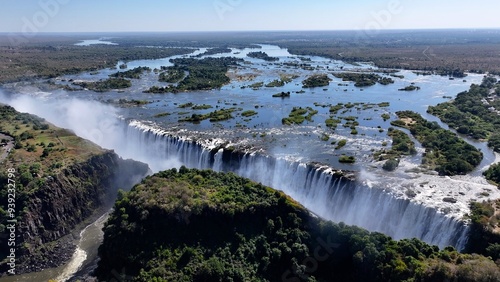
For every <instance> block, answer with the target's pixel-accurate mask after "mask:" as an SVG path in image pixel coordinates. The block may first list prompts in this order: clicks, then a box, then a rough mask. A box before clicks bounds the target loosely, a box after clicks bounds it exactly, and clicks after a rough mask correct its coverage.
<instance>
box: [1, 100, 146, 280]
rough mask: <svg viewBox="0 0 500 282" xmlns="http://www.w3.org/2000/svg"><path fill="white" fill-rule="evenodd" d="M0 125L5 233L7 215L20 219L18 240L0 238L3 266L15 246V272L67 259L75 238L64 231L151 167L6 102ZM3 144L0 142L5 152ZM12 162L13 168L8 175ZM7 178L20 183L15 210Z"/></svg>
mask: <svg viewBox="0 0 500 282" xmlns="http://www.w3.org/2000/svg"><path fill="white" fill-rule="evenodd" d="M0 133H1V134H3V135H4V136H7V137H2V139H5V140H2V143H7V144H8V145H7V146H6V147H7V148H10V152H8V155H7V157H6V158H5V159H0V164H1V165H0V166H1V168H2V170H1V171H0V182H1V183H2V184H1V186H0V188H1V189H0V232H1V233H2V234H7V232H8V230H7V229H6V225H8V224H9V223H7V220H12V219H14V220H16V221H17V222H16V242H15V243H16V245H15V246H11V245H8V244H7V241H6V240H5V238H7V237H2V238H0V259H1V261H0V272H1V273H2V274H5V273H7V270H8V269H9V268H8V265H7V263H6V262H7V259H6V258H7V256H8V255H9V254H10V250H11V248H15V250H16V252H15V257H16V269H15V273H16V274H21V273H24V272H33V271H40V270H42V269H45V268H52V267H59V266H61V265H62V264H64V263H65V262H67V260H69V259H70V258H71V256H72V254H73V251H74V248H75V246H74V245H73V238H72V237H71V236H66V235H68V234H70V232H72V231H74V230H75V228H80V227H81V225H82V224H84V223H85V222H87V221H89V220H92V218H93V217H95V216H100V215H101V214H102V213H104V212H105V211H106V210H107V209H109V207H110V206H111V204H112V203H113V201H114V199H115V197H116V193H117V191H118V188H119V187H121V188H125V187H131V186H132V185H133V184H134V183H135V182H134V181H135V179H137V178H140V177H143V176H144V175H146V174H147V173H148V171H149V168H148V166H147V165H146V164H143V163H139V162H136V161H131V160H122V159H121V158H119V157H118V156H117V155H116V154H115V153H114V152H112V151H107V150H104V149H102V148H100V147H99V146H97V145H95V144H93V143H91V142H90V141H87V140H85V139H82V138H80V137H78V136H76V135H75V134H74V133H72V132H71V131H69V130H66V129H62V128H58V127H56V126H54V125H52V124H50V123H48V122H46V121H45V120H44V119H42V118H39V117H37V116H34V115H30V114H26V113H19V112H17V111H16V110H15V109H14V108H12V107H10V106H6V105H2V104H0ZM4 150H6V148H5V147H0V156H1V155H3V153H4ZM7 150H9V149H7ZM8 168H13V169H14V170H15V172H14V173H12V174H11V176H9V175H8V172H7V169H8ZM9 179H10V181H8V180H9ZM12 181H14V182H12ZM7 183H11V184H12V183H15V203H14V204H15V208H14V212H12V209H9V208H12V206H8V204H12V203H11V202H10V201H9V199H11V197H8V194H9V193H11V191H9V190H8V188H12V187H8V185H7ZM94 220H95V218H94Z"/></svg>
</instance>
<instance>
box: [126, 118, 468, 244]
mask: <svg viewBox="0 0 500 282" xmlns="http://www.w3.org/2000/svg"><path fill="white" fill-rule="evenodd" d="M125 134H126V136H125V138H126V139H127V144H126V146H125V148H121V149H125V150H126V152H128V153H129V154H131V155H128V156H126V157H132V158H134V159H137V160H139V161H144V162H146V163H148V164H150V166H151V168H152V169H153V171H155V172H156V171H159V170H164V169H167V168H171V167H179V166H180V165H185V166H186V167H190V168H198V169H213V170H216V171H231V172H234V173H236V174H238V175H240V176H243V177H247V178H249V179H251V180H253V181H256V182H260V183H262V184H264V185H267V186H270V187H273V188H275V189H278V190H281V191H283V192H285V193H286V194H288V195H290V196H291V197H292V198H293V199H295V200H297V201H298V202H300V203H301V204H302V205H303V206H305V207H306V208H307V209H309V210H311V211H312V212H314V213H315V214H317V215H319V216H320V217H322V218H325V219H328V220H332V221H334V222H344V223H346V224H349V225H356V226H360V227H362V228H365V229H367V230H370V231H378V232H381V233H384V234H386V235H389V236H391V237H393V238H394V239H396V240H399V239H403V238H418V239H421V240H423V241H425V242H427V243H429V244H433V245H438V246H439V247H440V248H443V247H446V246H450V245H451V246H454V247H455V248H457V249H459V250H462V249H463V248H464V247H465V244H466V241H467V235H468V225H466V224H465V223H464V222H462V221H461V220H459V219H456V218H453V217H449V216H446V215H444V214H443V213H440V212H439V211H437V210H436V209H433V208H430V207H426V206H424V205H422V204H419V203H415V202H412V201H410V200H408V199H402V198H397V197H396V196H394V195H392V194H391V193H390V192H388V191H384V190H383V189H378V188H377V187H369V186H367V185H364V184H362V183H359V182H358V181H355V180H350V179H347V178H345V177H342V176H339V175H336V174H335V173H333V171H332V170H331V169H329V168H327V167H319V166H314V165H311V164H304V163H299V162H293V161H289V160H286V159H282V158H274V157H271V156H266V155H262V154H257V153H246V154H245V153H241V152H233V151H232V150H224V149H221V148H218V147H215V146H213V147H212V148H210V147H207V146H203V145H201V144H200V143H197V142H195V141H192V140H188V139H182V138H179V137H175V136H169V135H168V134H167V133H166V132H164V131H162V130H159V129H154V128H152V127H148V126H145V125H143V124H141V123H139V122H132V123H130V124H129V126H127V128H126V132H125ZM117 151H118V153H120V152H119V150H117Z"/></svg>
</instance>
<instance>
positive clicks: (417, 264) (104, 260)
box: [97, 167, 500, 281]
mask: <svg viewBox="0 0 500 282" xmlns="http://www.w3.org/2000/svg"><path fill="white" fill-rule="evenodd" d="M104 232H105V235H104V242H103V244H102V245H101V247H100V249H99V255H100V257H101V260H100V261H99V266H98V269H97V275H98V278H99V279H102V280H106V281H107V280H109V279H111V278H112V277H111V276H110V275H111V274H110V273H112V271H111V270H113V269H121V270H123V271H124V272H125V273H122V275H127V276H128V277H129V278H130V279H132V280H133V281H445V280H449V281H453V280H455V279H462V280H463V281H497V280H498V279H500V271H499V267H498V266H497V265H495V263H494V262H493V261H492V260H491V259H489V258H485V257H482V256H479V255H468V254H459V253H458V252H456V251H455V250H454V249H453V248H451V247H448V248H446V249H444V250H441V251H440V250H439V249H438V248H437V247H436V246H429V245H427V244H425V243H423V242H421V241H419V240H417V239H411V240H407V239H405V240H401V241H394V240H392V239H391V238H389V237H387V236H385V235H383V234H380V233H370V232H368V231H366V230H363V229H361V228H357V227H351V226H346V225H345V224H343V223H340V224H336V223H332V222H329V221H324V220H321V219H319V218H317V217H314V216H312V215H311V214H310V213H309V212H308V211H307V210H305V209H304V208H303V207H302V206H301V205H300V204H298V203H297V202H295V201H293V200H292V199H290V198H289V197H287V196H286V195H285V194H283V193H282V192H279V191H276V190H273V189H271V188H268V187H265V186H263V185H261V184H257V183H254V182H252V181H250V180H248V179H245V178H241V177H238V176H236V175H234V174H232V173H216V172H213V171H210V170H196V169H186V168H185V167H181V168H180V170H179V171H177V170H176V169H172V170H168V171H164V172H160V173H157V174H155V175H153V176H150V177H147V178H146V179H144V180H143V181H142V183H141V184H139V185H137V186H135V187H134V188H133V189H132V191H131V192H128V193H120V195H119V199H118V201H117V202H116V204H115V208H114V212H113V213H112V214H111V216H110V218H109V220H108V222H107V223H106V225H105V227H104ZM124 246H126V247H124Z"/></svg>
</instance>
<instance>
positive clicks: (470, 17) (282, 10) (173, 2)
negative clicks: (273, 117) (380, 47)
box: [0, 0, 500, 32]
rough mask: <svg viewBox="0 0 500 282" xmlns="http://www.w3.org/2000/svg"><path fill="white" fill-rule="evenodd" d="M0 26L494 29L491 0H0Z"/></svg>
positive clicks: (499, 24) (499, 7) (498, 22)
mask: <svg viewBox="0 0 500 282" xmlns="http://www.w3.org/2000/svg"><path fill="white" fill-rule="evenodd" d="M1 4H2V8H1V10H0V32H33V31H36V32H113V31H228V30H342V29H365V30H367V29H411V28H424V29H426V28H500V19H499V16H498V15H499V13H498V11H500V1H498V0H475V1H470V0H466V1H465V0H454V1H451V0H443V1H439V2H438V1H437V0H432V1H431V0H419V1H410V0H372V1H368V0H351V1H347V0H309V1H306V0H275V1H273V0H265V1H264V0H147V1H146V0H142V1H139V0H2V1H1Z"/></svg>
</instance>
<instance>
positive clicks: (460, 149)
mask: <svg viewBox="0 0 500 282" xmlns="http://www.w3.org/2000/svg"><path fill="white" fill-rule="evenodd" d="M396 114H397V115H398V117H399V120H395V121H393V122H391V124H392V125H394V126H400V127H404V128H407V129H409V130H410V132H411V134H412V135H413V136H414V137H415V138H416V139H417V140H418V141H419V142H420V143H421V144H422V146H423V147H424V148H425V154H424V156H423V159H422V164H424V165H426V166H427V167H429V168H432V169H434V170H436V171H437V172H439V174H441V175H456V174H466V173H468V172H470V171H472V170H473V169H474V168H475V167H476V166H477V165H479V163H480V162H481V160H482V159H483V153H481V151H479V150H478V149H476V148H475V147H474V146H472V145H470V144H468V143H467V142H465V141H464V140H462V139H461V138H459V137H458V136H457V135H456V134H454V133H453V132H451V131H448V130H445V129H443V128H441V127H440V126H439V125H438V124H437V123H436V122H429V121H427V120H425V119H424V118H422V116H420V115H419V114H417V113H415V112H412V111H400V112H397V113H396Z"/></svg>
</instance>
